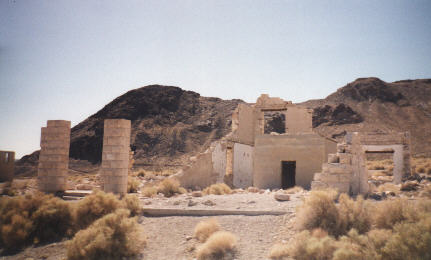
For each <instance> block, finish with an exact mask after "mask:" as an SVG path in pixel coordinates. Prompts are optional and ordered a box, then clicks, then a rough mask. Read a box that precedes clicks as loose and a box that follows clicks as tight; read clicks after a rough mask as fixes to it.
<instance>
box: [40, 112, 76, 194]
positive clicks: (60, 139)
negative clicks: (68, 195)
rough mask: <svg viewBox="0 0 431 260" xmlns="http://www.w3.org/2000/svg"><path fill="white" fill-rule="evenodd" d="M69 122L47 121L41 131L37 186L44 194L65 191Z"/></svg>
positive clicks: (67, 166)
mask: <svg viewBox="0 0 431 260" xmlns="http://www.w3.org/2000/svg"><path fill="white" fill-rule="evenodd" d="M69 145H70V121H64V120H48V122H47V127H42V129H41V140H40V147H41V149H40V155H39V165H38V174H37V178H38V186H39V190H41V191H44V192H58V191H64V190H66V183H67V173H68V168H69Z"/></svg>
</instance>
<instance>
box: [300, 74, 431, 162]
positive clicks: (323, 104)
mask: <svg viewBox="0 0 431 260" xmlns="http://www.w3.org/2000/svg"><path fill="white" fill-rule="evenodd" d="M300 105H303V106H306V107H309V108H313V109H314V114H313V127H315V131H317V132H319V133H320V134H322V135H325V136H328V137H333V138H337V139H341V138H342V137H343V136H344V135H345V133H346V132H348V131H381V132H388V131H410V134H411V137H412V138H411V141H412V151H413V154H414V155H426V156H431V145H430V144H431V79H418V80H402V81H396V82H392V83H388V82H384V81H382V80H380V79H378V78H359V79H357V80H355V81H353V82H351V83H349V84H347V85H346V86H344V87H342V88H340V89H338V90H337V91H336V92H335V93H333V94H331V95H329V96H328V97H326V98H325V99H318V100H310V101H307V102H304V103H301V104H300Z"/></svg>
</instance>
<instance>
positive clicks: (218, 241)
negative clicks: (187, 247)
mask: <svg viewBox="0 0 431 260" xmlns="http://www.w3.org/2000/svg"><path fill="white" fill-rule="evenodd" d="M236 243H237V238H236V237H235V236H234V235H233V234H232V233H230V232H227V231H217V232H215V233H213V234H212V235H211V236H210V237H209V238H208V239H207V241H206V242H205V243H204V244H202V245H200V246H199V247H198V250H197V259H199V260H212V259H214V260H215V259H225V258H227V257H228V255H230V256H233V254H234V250H235V246H236Z"/></svg>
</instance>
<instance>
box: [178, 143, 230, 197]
mask: <svg viewBox="0 0 431 260" xmlns="http://www.w3.org/2000/svg"><path fill="white" fill-rule="evenodd" d="M190 160H191V161H190V163H189V164H188V165H186V166H184V167H183V168H182V169H181V170H180V171H179V172H178V173H176V174H174V175H172V176H171V178H175V179H177V180H178V181H179V182H180V184H181V186H182V187H184V188H187V189H203V188H205V187H207V186H209V185H211V184H214V183H217V182H223V177H224V175H225V173H226V141H216V142H213V143H212V144H211V146H210V147H209V148H208V149H207V150H206V151H205V152H203V153H199V154H198V155H197V156H195V157H192V158H190Z"/></svg>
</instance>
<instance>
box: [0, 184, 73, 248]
mask: <svg viewBox="0 0 431 260" xmlns="http://www.w3.org/2000/svg"><path fill="white" fill-rule="evenodd" d="M71 225H72V211H71V208H70V206H69V204H68V203H67V202H65V201H62V200H60V199H59V198H55V197H53V196H52V195H45V194H42V193H38V192H36V193H34V194H26V195H25V196H17V197H13V198H1V200H0V247H3V248H4V249H5V250H6V251H14V250H17V249H20V248H21V247H23V246H25V245H28V244H31V243H34V242H36V243H38V242H48V241H53V240H57V239H60V238H62V237H63V236H64V235H66V234H67V232H68V231H69V228H70V227H71Z"/></svg>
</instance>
